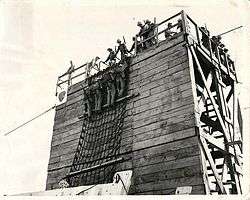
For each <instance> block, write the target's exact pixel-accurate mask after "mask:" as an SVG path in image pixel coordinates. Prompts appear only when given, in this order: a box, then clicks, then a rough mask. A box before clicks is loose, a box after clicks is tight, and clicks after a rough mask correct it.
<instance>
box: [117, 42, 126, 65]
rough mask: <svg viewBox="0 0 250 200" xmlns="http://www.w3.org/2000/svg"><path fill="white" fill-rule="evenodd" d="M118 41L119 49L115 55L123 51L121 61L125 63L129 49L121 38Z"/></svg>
mask: <svg viewBox="0 0 250 200" xmlns="http://www.w3.org/2000/svg"><path fill="white" fill-rule="evenodd" d="M117 43H118V48H117V50H116V52H115V56H116V55H117V54H118V52H120V53H121V61H120V63H124V62H126V58H127V53H128V49H127V47H126V45H125V44H124V43H122V42H121V40H120V39H118V40H117Z"/></svg>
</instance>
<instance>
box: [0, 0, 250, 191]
mask: <svg viewBox="0 0 250 200" xmlns="http://www.w3.org/2000/svg"><path fill="white" fill-rule="evenodd" d="M115 2H116V3H115ZM118 2H119V3H118ZM146 2H147V3H146ZM183 9H184V10H185V11H186V12H187V14H189V16H191V18H192V19H194V21H195V22H196V23H198V24H199V25H204V24H205V23H206V25H207V27H208V29H209V30H210V32H211V34H214V35H216V34H219V33H222V32H224V31H227V30H229V29H231V28H234V27H236V26H239V25H243V26H244V28H242V29H240V30H238V31H236V32H234V33H229V34H228V35H225V36H224V37H223V41H224V43H225V45H226V46H227V47H228V48H229V50H230V52H231V55H232V56H231V57H232V58H233V59H235V60H236V68H237V71H238V77H239V80H240V81H241V82H242V83H243V84H241V85H240V86H241V89H240V92H241V93H240V96H241V107H242V108H243V109H242V112H243V120H244V124H243V125H244V144H245V146H244V151H245V152H249V147H248V146H249V145H247V144H248V143H249V142H248V141H247V140H249V139H250V138H249V111H250V109H244V108H247V107H249V106H250V103H249V102H250V101H249V98H248V97H249V93H250V87H249V86H250V78H249V76H250V65H249V61H248V60H247V54H249V49H248V50H247V47H249V46H250V42H249V38H250V37H249V34H248V33H249V21H250V17H249V14H248V13H250V5H249V1H243V0H242V1H241V0H240V1H239V0H238V1H229V0H228V1H227V0H225V1H216V0H213V1H211V0H210V1H205V0H204V1H200V0H197V1H180V0H179V1H176V0H174V1H173V0H168V1H166V0H165V1H154V2H153V1H136V3H135V2H133V1H123V2H121V1H109V0H106V1H105V3H102V1H73V0H72V1H70V0H61V1H48V0H46V1H35V0H34V1H14V0H13V1H12V0H9V1H7V0H0V75H1V76H0V195H3V194H13V193H23V192H28V191H40V190H44V189H45V184H46V176H47V174H46V173H47V164H48V159H49V151H50V142H51V137H52V128H53V120H54V119H53V118H54V111H53V112H50V113H49V114H47V115H45V116H43V117H41V118H39V119H38V120H36V121H34V122H33V123H31V124H29V125H28V126H26V127H24V128H22V129H19V130H17V131H16V132H13V133H12V134H10V135H9V136H3V134H4V133H5V132H7V131H9V130H10V129H12V128H14V127H16V126H17V125H19V124H20V123H22V122H25V121H27V120H29V119H30V118H31V117H33V116H34V115H36V114H38V113H40V112H42V111H44V110H46V109H47V108H48V107H50V106H52V105H54V103H55V96H54V95H55V85H56V80H57V76H58V75H60V74H62V73H64V72H65V71H66V70H67V69H68V67H69V61H70V60H73V63H74V64H75V65H76V66H79V65H82V64H84V63H85V62H86V61H89V60H90V59H91V58H93V57H94V56H96V55H99V56H100V57H101V58H102V59H105V58H106V56H107V52H106V49H107V48H108V47H114V45H116V39H117V38H121V39H122V36H123V35H124V36H125V38H126V40H127V43H129V45H128V46H129V47H130V45H131V38H132V36H133V35H134V34H135V33H137V31H138V29H137V27H136V23H137V21H138V20H144V19H147V18H149V19H151V20H152V21H153V17H156V18H157V22H160V21H162V20H164V19H166V18H168V17H170V16H172V15H174V14H176V13H178V12H179V11H181V10H183ZM247 14H248V15H247ZM247 20H248V21H247ZM247 34H248V35H247ZM248 156H249V154H248ZM248 160H249V159H245V166H247V169H248V171H249V169H250V168H249V162H248ZM247 169H246V168H245V169H244V171H247ZM249 182H250V181H248V182H247V181H246V183H247V184H244V187H245V189H247V190H248V191H249V187H250V186H249Z"/></svg>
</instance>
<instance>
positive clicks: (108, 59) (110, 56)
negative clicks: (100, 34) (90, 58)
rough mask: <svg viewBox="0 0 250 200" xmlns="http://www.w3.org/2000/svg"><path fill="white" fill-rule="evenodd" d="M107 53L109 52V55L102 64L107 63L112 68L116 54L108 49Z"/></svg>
mask: <svg viewBox="0 0 250 200" xmlns="http://www.w3.org/2000/svg"><path fill="white" fill-rule="evenodd" d="M107 51H108V52H109V55H108V57H107V59H106V60H105V61H104V63H107V62H108V61H109V66H111V67H112V66H114V65H115V63H116V54H115V52H114V51H113V49H111V48H108V49H107Z"/></svg>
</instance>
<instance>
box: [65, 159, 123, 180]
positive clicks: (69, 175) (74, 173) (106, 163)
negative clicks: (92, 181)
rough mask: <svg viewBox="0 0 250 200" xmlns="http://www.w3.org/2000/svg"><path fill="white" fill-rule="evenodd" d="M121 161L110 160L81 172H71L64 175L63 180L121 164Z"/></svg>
mask: <svg viewBox="0 0 250 200" xmlns="http://www.w3.org/2000/svg"><path fill="white" fill-rule="evenodd" d="M122 160H123V158H117V159H115V160H111V161H107V162H105V163H101V164H100V165H95V166H92V167H88V168H85V169H82V170H79V171H75V172H71V173H69V174H68V175H66V176H65V178H68V177H72V176H76V175H79V174H82V173H85V172H89V171H93V170H95V169H98V168H102V167H105V166H108V165H112V164H115V163H118V162H121V161H122Z"/></svg>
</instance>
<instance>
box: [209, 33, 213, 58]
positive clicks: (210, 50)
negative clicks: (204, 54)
mask: <svg viewBox="0 0 250 200" xmlns="http://www.w3.org/2000/svg"><path fill="white" fill-rule="evenodd" d="M208 48H209V54H210V58H211V60H212V59H213V52H212V45H211V38H210V33H208Z"/></svg>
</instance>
